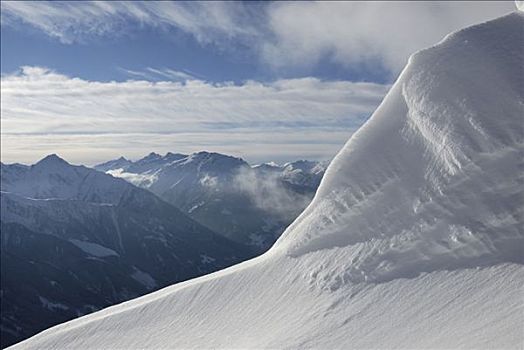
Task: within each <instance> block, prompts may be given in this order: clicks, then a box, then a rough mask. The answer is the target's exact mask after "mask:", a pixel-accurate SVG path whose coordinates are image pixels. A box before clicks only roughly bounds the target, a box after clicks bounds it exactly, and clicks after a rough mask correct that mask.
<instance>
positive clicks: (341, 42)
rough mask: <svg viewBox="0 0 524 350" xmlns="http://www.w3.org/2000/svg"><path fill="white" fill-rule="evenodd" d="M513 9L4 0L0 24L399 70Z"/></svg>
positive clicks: (295, 63)
mask: <svg viewBox="0 0 524 350" xmlns="http://www.w3.org/2000/svg"><path fill="white" fill-rule="evenodd" d="M514 9H515V5H514V2H513V1H477V2H469V1H465V2H451V1H449V2H448V1H442V2H430V1H421V2H393V1H388V2H276V3H249V2H248V3H245V2H219V1H212V2H198V1H188V2H184V1H180V2H178V1H177V2H167V1H158V2H154V1H150V2H139V1H129V2H125V1H115V2H103V1H93V2H87V1H82V2H75V1H72V2H61V1H53V2H44V1H33V2H23V1H13V2H2V25H10V26H17V25H18V26H20V24H21V23H22V24H24V25H27V24H29V25H31V26H33V27H35V28H37V29H39V30H41V31H43V32H45V33H47V34H48V35H49V36H51V37H54V38H57V39H58V40H60V41H61V42H64V43H72V42H75V41H82V40H85V39H86V38H93V37H94V38H96V37H102V36H115V35H119V34H124V33H126V32H127V31H128V30H129V29H130V28H140V27H144V26H148V27H155V28H164V29H166V28H167V29H176V30H180V31H182V32H185V33H188V34H189V35H191V36H193V37H194V38H195V40H197V41H198V42H199V43H201V44H202V45H207V44H210V43H213V44H215V47H216V48H218V49H219V50H228V49H233V51H234V49H235V47H238V46H243V47H249V48H250V50H252V52H253V53H254V55H255V56H256V57H258V59H259V61H260V63H261V64H264V65H268V66H270V67H273V68H274V69H277V70H278V69H289V68H294V69H296V68H297V67H299V68H300V67H301V68H303V69H306V70H307V69H308V68H311V67H314V66H315V65H318V64H321V63H322V62H326V61H327V62H332V63H335V64H338V65H340V66H343V67H349V66H355V65H363V64H369V62H370V61H372V62H374V64H380V65H382V66H383V67H384V68H386V69H387V70H389V71H390V72H391V73H392V74H396V73H397V72H398V71H399V70H400V69H401V68H402V67H403V66H404V64H405V62H406V60H407V58H408V56H409V55H410V54H411V53H413V52H414V51H417V50H419V49H421V48H424V47H426V46H428V45H432V44H434V43H436V42H437V41H439V40H440V39H442V38H443V37H444V36H445V35H446V34H448V33H449V32H451V31H454V30H457V29H460V28H463V27H465V26H468V25H471V24H474V23H478V22H481V21H486V20H489V19H492V18H495V17H497V16H500V15H503V14H505V13H508V12H510V11H513V10H514Z"/></svg>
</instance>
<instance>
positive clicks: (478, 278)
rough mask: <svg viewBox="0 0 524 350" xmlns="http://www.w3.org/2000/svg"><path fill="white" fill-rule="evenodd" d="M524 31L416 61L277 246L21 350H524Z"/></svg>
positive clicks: (492, 25) (435, 51)
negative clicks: (96, 349)
mask: <svg viewBox="0 0 524 350" xmlns="http://www.w3.org/2000/svg"><path fill="white" fill-rule="evenodd" d="M523 29H524V14H522V13H513V14H510V15H508V16H505V17H501V18H499V19H496V20H494V21H491V22H487V23H484V24H480V25H478V26H473V27H470V28H467V29H465V30H462V31H459V32H456V33H453V34H451V35H449V36H448V37H446V39H445V40H443V41H442V42H441V43H440V44H438V45H437V46H435V47H432V48H429V49H427V50H424V51H421V52H419V53H417V54H415V55H414V56H413V57H412V58H411V59H410V61H409V64H408V65H407V66H406V68H405V69H404V71H403V73H402V74H401V76H400V77H399V79H398V80H397V82H396V83H395V85H394V86H393V88H392V90H391V91H390V93H389V94H388V95H387V97H386V98H385V100H384V101H383V103H382V104H381V106H380V107H379V108H378V109H377V111H376V112H375V113H374V115H373V116H372V118H371V119H370V120H369V121H368V122H367V123H366V124H365V125H364V127H363V128H362V129H361V130H359V132H357V133H356V134H355V135H354V136H353V137H352V138H351V139H350V140H349V142H348V143H347V144H346V145H345V147H344V148H343V149H342V151H341V152H340V153H339V154H338V155H337V157H336V158H335V159H334V161H333V162H332V164H331V165H330V166H329V168H328V170H327V173H326V175H325V177H324V179H323V180H322V183H321V185H320V188H319V190H318V192H317V195H316V196H315V198H314V200H313V202H312V203H311V204H310V206H309V207H308V208H307V209H306V211H305V212H304V213H303V214H302V215H301V216H300V217H299V218H298V219H297V220H296V221H295V222H294V223H293V224H292V225H291V226H290V227H289V228H288V230H286V232H285V233H284V234H283V235H282V237H281V238H280V240H279V241H277V243H276V244H275V246H274V248H273V249H271V250H270V251H269V252H268V253H266V254H264V255H263V256H261V257H259V258H256V259H253V260H250V261H247V262H245V263H242V264H240V265H237V266H234V267H232V268H229V269H226V270H224V271H220V272H218V273H214V274H212V275H208V276H204V277H201V278H198V279H195V280H191V281H187V282H184V283H180V284H178V285H174V286H171V287H168V288H165V289H163V290H161V291H158V292H156V293H152V294H150V295H147V296H145V297H142V298H139V299H136V300H132V301H130V302H126V303H123V304H120V305H117V306H114V307H111V308H108V309H105V310H102V311H100V312H97V313H95V314H92V315H89V316H86V317H82V318H79V319H77V320H74V321H71V322H68V323H65V324H62V325H60V326H57V327H54V328H52V329H49V330H47V331H44V332H42V333H41V334H39V335H37V336H35V337H33V338H31V339H29V340H27V341H25V342H22V343H20V344H19V345H18V346H15V347H14V348H15V349H40V348H79V349H80V348H81V349H88V348H90V349H95V348H126V349H130V348H199V349H206V348H294V349H303V348H319V349H331V348H342V349H349V348H359V349H361V348H368V349H369V348H374V349H377V348H381V349H384V348H388V349H407V348H410V349H413V348H418V349H421V348H426V349H427V348H440V349H444V348H448V349H449V348H469V349H473V348H475V349H478V348H497V349H509V348H512V349H513V348H523V344H524V333H523V332H522V324H523V323H524V312H523V311H524V310H523V302H522V293H523V284H524V269H523V267H522V251H523V249H524V245H523V244H524V232H523V229H522V227H523V224H524V220H523V214H524V213H523V211H524V203H523V201H522V198H523V186H522V184H523V182H524V179H523V170H524V164H523V157H522V154H523V152H524V148H523V141H524V130H523V127H524V123H523V121H524V120H523V115H524V113H523V112H524V109H523V108H524V96H523V92H524V89H523V85H524V84H523V75H522V73H523V71H522V69H523V68H522V67H523V66H522V62H524V52H523V51H524V47H523V45H522V42H524V30H523Z"/></svg>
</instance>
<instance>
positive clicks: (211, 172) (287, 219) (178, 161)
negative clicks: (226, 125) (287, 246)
mask: <svg viewBox="0 0 524 350" xmlns="http://www.w3.org/2000/svg"><path fill="white" fill-rule="evenodd" d="M122 159H123V158H119V159H116V160H112V161H109V162H106V163H102V164H100V165H97V166H95V169H97V170H100V171H103V172H106V173H108V174H111V175H113V176H115V177H120V178H123V179H125V180H127V181H129V182H131V183H133V184H135V185H137V186H139V187H142V188H145V189H148V190H150V191H151V192H153V193H155V194H157V195H158V196H160V197H161V198H163V199H164V200H166V201H167V202H169V203H171V204H173V205H174V206H176V207H177V208H179V209H180V210H181V211H182V212H184V213H186V214H187V215H189V216H191V217H192V218H193V219H195V220H196V221H198V222H199V223H201V224H203V225H205V226H207V227H209V228H210V229H212V230H213V231H215V232H218V233H220V234H222V235H223V236H225V237H227V238H229V239H232V240H234V241H236V242H238V243H242V244H247V245H249V246H251V247H252V250H253V254H260V253H262V252H264V251H265V250H267V249H268V248H269V247H270V246H271V245H272V244H273V243H274V242H275V240H276V239H277V238H278V237H279V236H280V234H281V233H282V232H283V230H284V228H285V227H286V226H287V225H288V224H289V223H291V221H293V220H294V219H295V218H296V217H297V215H298V214H299V213H300V212H301V211H302V210H303V209H304V208H305V207H306V206H307V204H308V203H309V201H310V200H311V198H312V197H313V195H314V193H315V191H316V189H317V187H318V185H319V183H320V180H321V178H322V175H323V174H324V169H325V167H326V166H327V164H326V163H321V162H313V161H305V160H301V161H298V162H292V163H287V164H285V165H283V166H280V165H278V164H276V163H271V164H262V165H257V166H250V165H249V164H248V163H247V162H245V161H244V160H243V159H241V158H237V157H232V156H228V155H224V154H220V153H214V152H206V151H202V152H197V153H193V154H190V155H183V154H178V153H167V154H166V155H164V156H161V155H159V154H157V153H150V154H149V155H147V156H146V157H144V158H142V159H139V160H137V161H136V162H130V161H127V160H126V161H125V162H124V161H122Z"/></svg>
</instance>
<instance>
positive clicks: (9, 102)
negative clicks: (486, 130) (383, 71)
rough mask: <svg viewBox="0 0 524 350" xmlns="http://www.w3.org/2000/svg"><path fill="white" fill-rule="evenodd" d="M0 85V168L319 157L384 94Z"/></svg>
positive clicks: (306, 85) (319, 84)
mask: <svg viewBox="0 0 524 350" xmlns="http://www.w3.org/2000/svg"><path fill="white" fill-rule="evenodd" d="M1 83H2V84H1V94H2V99H1V113H2V119H1V126H2V160H3V161H5V162H14V161H22V162H33V161H35V160H36V159H38V158H39V157H41V156H43V155H45V154H47V153H56V152H58V153H60V154H61V155H63V156H65V157H66V158H67V159H70V160H72V161H76V162H88V163H94V162H97V161H102V160H106V159H108V158H112V157H116V156H120V155H125V156H127V157H131V158H133V157H134V158H136V157H139V156H142V155H143V154H144V153H147V152H149V151H157V152H167V151H176V152H192V151H199V150H203V149H207V150H212V151H219V152H225V153H230V154H234V155H239V156H243V157H246V158H247V159H248V160H252V161H265V160H270V158H274V159H275V160H289V159H293V158H296V157H309V158H329V157H331V156H333V155H334V154H335V153H336V151H337V150H338V149H339V148H340V147H341V145H342V144H343V143H344V142H345V141H346V140H347V138H348V137H349V136H350V134H351V132H352V131H354V130H355V129H356V128H358V127H359V126H360V125H361V124H362V122H363V121H364V120H365V119H366V118H367V117H368V116H369V115H370V114H371V113H372V111H373V110H374V109H375V108H376V106H377V105H378V104H379V103H380V101H381V99H382V97H383V96H384V95H385V93H386V91H387V89H388V86H386V85H380V84H373V83H354V82H348V81H335V82H326V81H321V80H318V79H315V78H303V79H292V80H278V81H275V82H272V83H267V84H263V83H259V82H254V81H248V82H246V83H244V84H241V85H235V84H233V83H222V84H211V83H207V82H204V81H200V80H187V81H185V82H177V81H158V82H151V81H144V80H130V81H125V82H96V81H87V80H83V79H79V78H72V77H68V76H65V75H62V74H59V73H56V72H53V71H50V70H48V69H46V68H41V67H22V69H21V71H20V72H19V73H17V74H13V75H4V76H2V81H1Z"/></svg>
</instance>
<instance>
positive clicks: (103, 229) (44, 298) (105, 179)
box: [0, 155, 251, 346]
mask: <svg viewBox="0 0 524 350" xmlns="http://www.w3.org/2000/svg"><path fill="white" fill-rule="evenodd" d="M1 191H2V192H1V194H0V199H1V208H2V210H1V217H0V219H1V238H2V240H1V269H2V274H1V275H2V284H1V295H0V296H1V306H2V320H1V321H2V322H1V325H2V328H1V338H2V346H5V345H7V344H12V343H13V342H15V341H19V340H21V339H23V338H26V337H28V336H30V335H33V334H35V333H37V332H39V331H41V330H43V329H45V328H48V327H50V326H52V325H54V324H57V323H61V322H64V321H66V320H69V319H71V318H74V317H78V316H80V315H83V314H86V313H89V312H93V311H95V310H98V309H101V308H104V307H107V306H109V305H112V304H115V303H118V302H122V301H125V300H129V299H131V298H134V297H137V296H140V295H143V294H145V293H147V292H149V291H152V290H156V289H159V288H162V287H165V286H167V285H169V284H172V283H175V282H178V281H183V280H187V279H190V278H192V277H196V276H200V275H203V274H206V273H209V272H212V271H215V270H218V269H221V268H224V267H226V266H230V265H232V264H234V263H237V262H240V261H242V260H245V259H246V258H248V257H249V256H251V253H248V251H249V249H248V248H247V247H246V246H244V245H242V244H239V243H236V242H233V241H231V240H229V239H227V238H224V237H223V236H221V235H219V234H216V233H215V232H213V231H212V230H210V229H208V228H206V227H204V226H203V225H200V224H199V223H197V222H195V221H194V220H192V219H191V218H189V217H188V216H187V215H185V214H184V213H182V212H180V211H179V210H178V209H177V208H175V207H174V206H172V205H170V204H169V203H167V202H165V201H163V200H162V199H160V198H158V197H157V196H155V195H154V194H152V193H151V192H149V191H146V190H143V189H140V188H138V187H136V186H133V185H131V184H129V183H128V182H126V181H124V180H122V179H118V178H115V177H112V176H110V175H107V174H104V173H101V172H99V171H96V170H94V169H90V168H87V167H83V166H73V165H71V164H68V163H67V162H66V161H64V160H63V159H61V158H59V157H58V156H56V155H50V156H48V157H46V158H44V159H42V160H41V161H39V162H38V163H36V164H34V165H32V166H25V165H20V164H13V165H6V164H1ZM35 315H38V317H35Z"/></svg>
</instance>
